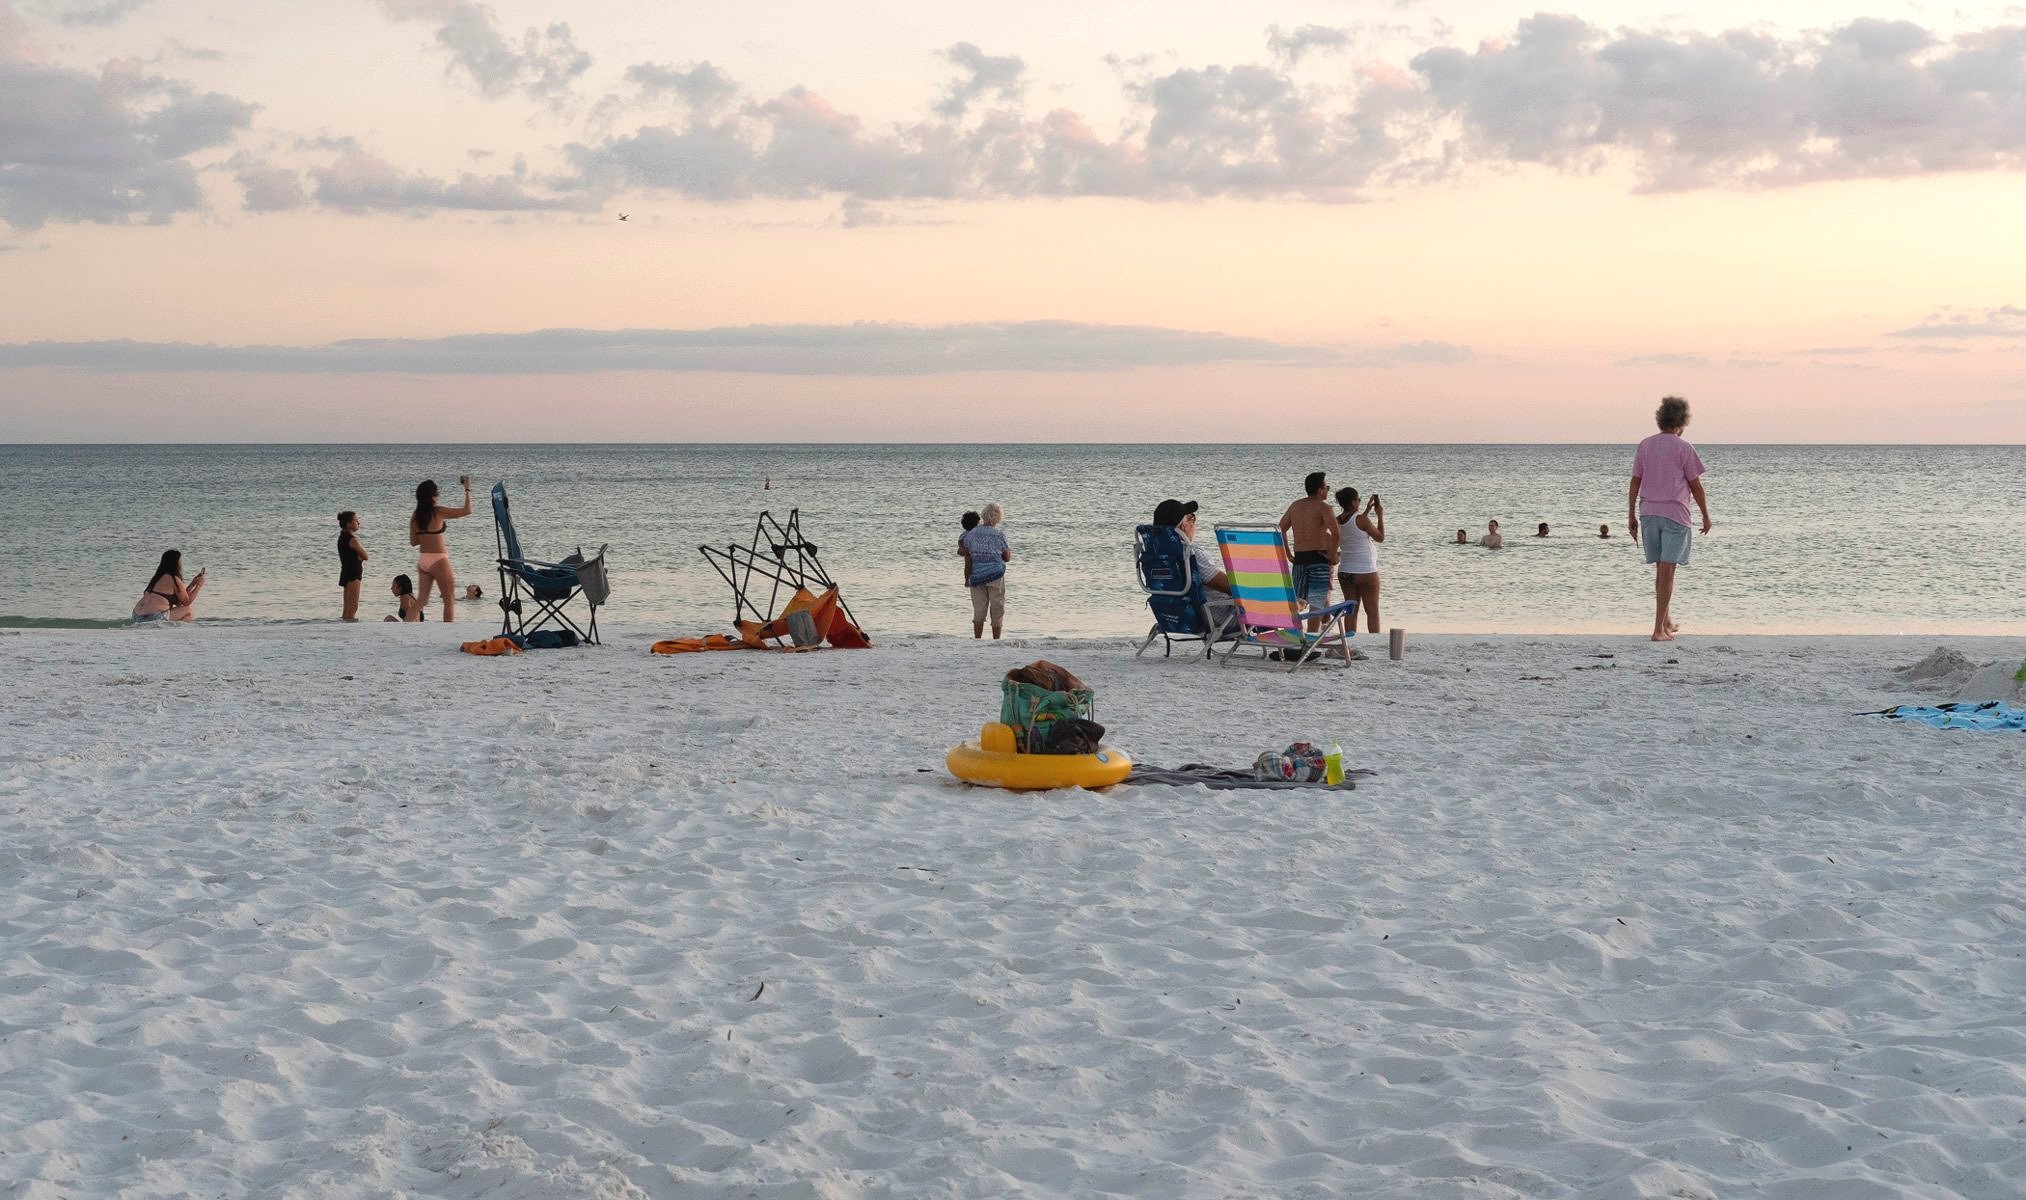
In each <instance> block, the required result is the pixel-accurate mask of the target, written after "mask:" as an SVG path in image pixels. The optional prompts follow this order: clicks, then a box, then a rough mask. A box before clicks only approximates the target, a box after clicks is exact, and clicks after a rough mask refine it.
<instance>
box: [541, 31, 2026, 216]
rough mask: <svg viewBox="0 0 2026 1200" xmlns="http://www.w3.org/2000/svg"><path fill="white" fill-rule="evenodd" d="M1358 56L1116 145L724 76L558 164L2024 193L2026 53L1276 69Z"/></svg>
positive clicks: (1079, 127) (842, 189) (1160, 90)
mask: <svg viewBox="0 0 2026 1200" xmlns="http://www.w3.org/2000/svg"><path fill="white" fill-rule="evenodd" d="M1354 35H1355V31H1354V30H1343V29H1334V30H1333V29H1329V28H1327V27H1321V26H1302V27H1299V28H1296V29H1294V30H1292V31H1284V30H1281V29H1279V28H1277V27H1276V28H1275V29H1273V30H1271V31H1270V34H1269V47H1270V49H1271V50H1272V51H1273V53H1274V55H1275V56H1276V58H1277V59H1278V60H1279V62H1280V65H1278V66H1261V65H1245V64H1240V65H1234V66H1221V65H1213V66H1201V67H1197V66H1190V67H1181V68H1176V69H1173V70H1168V71H1151V70H1150V68H1148V67H1145V66H1139V67H1133V66H1129V65H1127V64H1125V63H1123V62H1119V63H1115V65H1116V66H1118V67H1120V69H1121V70H1123V71H1125V72H1127V76H1128V77H1127V78H1126V79H1125V81H1124V82H1125V89H1126V98H1127V100H1128V101H1129V103H1130V104H1131V105H1132V112H1131V113H1130V116H1129V119H1128V121H1127V122H1126V125H1125V129H1126V132H1124V133H1123V134H1120V135H1118V136H1107V135H1104V134H1101V133H1099V132H1097V131H1096V130H1095V129H1094V128H1093V127H1092V126H1091V124H1090V123H1089V122H1088V121H1087V120H1086V119H1085V118H1084V117H1083V116H1081V115H1080V114H1078V113H1076V112H1074V111H1071V110H1068V109H1057V110H1055V111H1052V112H1046V113H1040V114H1036V113H1033V112H1030V111H1027V110H1024V109H1022V108H1019V107H1017V106H1008V107H999V108H994V109H993V110H992V111H990V112H988V113H985V114H983V115H982V116H980V115H979V114H978V112H977V109H978V105H977V103H976V101H977V100H978V99H979V98H980V97H982V96H985V95H993V96H996V97H998V98H1000V99H1002V100H1007V101H1012V100H1015V99H1017V97H1018V95H1019V84H1020V82H1021V80H1022V70H1021V67H1020V61H1019V60H1018V59H1017V58H1011V57H1006V58H994V57H991V56H987V55H984V54H983V53H982V52H981V51H978V50H977V48H976V47H975V46H972V45H970V44H969V43H959V44H958V45H957V46H954V47H952V48H951V49H950V50H949V51H947V52H946V57H948V58H949V59H950V61H951V62H952V63H954V64H956V65H958V66H960V67H962V68H964V70H965V71H966V74H965V75H964V76H963V77H961V78H960V79H959V80H958V81H957V82H956V83H955V84H953V85H952V87H951V89H950V90H949V91H948V92H947V93H946V94H945V95H944V96H943V97H942V98H941V99H940V100H939V101H937V102H936V103H934V104H933V106H932V108H931V111H930V113H929V114H928V116H927V117H925V118H923V119H921V120H917V121H913V122H900V123H897V124H880V125H877V126H875V125H873V124H872V123H870V122H867V121H865V120H864V119H862V118H860V117H859V116H856V115H854V114H852V113H848V112H843V111H839V110H837V109H836V108H834V107H833V106H832V105H831V104H830V103H829V102H828V101H827V100H825V99H824V98H823V96H822V95H821V94H820V93H819V92H817V91H816V90H814V89H812V88H809V87H796V88H792V89H790V90H789V91H787V92H784V93H781V94H780V95H778V96H774V97H771V98H767V97H759V96H754V95H752V94H750V93H747V92H746V91H745V90H744V89H741V88H738V86H737V85H736V84H735V83H733V82H732V81H730V80H729V79H727V78H725V77H723V76H722V75H719V74H714V75H713V76H712V80H711V82H712V85H713V90H712V100H713V105H712V107H711V108H710V110H709V111H707V112H703V113H697V112H692V113H691V114H690V115H689V116H688V117H687V118H686V119H685V120H681V121H677V122H669V123H659V124H645V125H641V126H639V127H638V128H636V129H633V130H632V131H630V132H625V133H620V134H617V135H614V136H609V137H605V138H603V139H601V140H596V141H588V142H581V143H577V144H573V145H571V146H569V147H567V148H566V157H567V159H568V161H569V164H570V169H571V170H572V171H573V172H574V173H575V177H576V180H577V186H583V187H589V188H616V187H625V188H644V189H652V190H665V191H671V192H675V193H678V194H682V195H687V196H692V197H695V198H700V199H710V200H733V199H742V198H747V197H756V196H773V197H803V196H811V195H818V194H835V195H842V196H856V197H858V198H860V199H863V200H873V201H876V200H887V199H894V198H917V199H956V200H964V199H987V198H1005V197H1028V196H1125V197H1137V198H1141V199H1150V200H1185V199H1201V198H1208V197H1238V198H1246V199H1268V198H1299V199H1307V200H1319V201H1342V200H1350V199H1356V198H1358V197H1359V196H1361V195H1362V194H1364V193H1365V192H1367V191H1369V190H1370V189H1372V188H1375V187H1380V186H1387V185H1395V184H1409V185H1411V184H1415V183H1421V182H1427V181H1432V180H1436V179H1442V178H1448V177H1454V176H1456V175H1459V174H1461V173H1464V172H1467V171H1468V170H1470V169H1472V168H1473V167H1480V166H1490V167H1494V168H1503V167H1510V166H1512V165H1515V164H1538V165H1543V166H1546V167H1549V168H1551V169H1555V170H1559V171H1564V172H1571V173H1589V172H1594V171H1596V170H1598V169H1600V168H1602V167H1604V166H1606V165H1609V164H1612V163H1622V164H1624V165H1626V166H1628V167H1629V168H1630V169H1631V170H1632V172H1633V173H1634V175H1635V176H1636V178H1637V180H1638V184H1637V186H1638V187H1639V188H1640V189H1641V190H1644V191H1651V192H1663V191H1683V190H1690V189H1698V188H1764V187H1776V186H1790V185H1799V184H1805V183H1811V182H1817V181H1822V180H1831V179H1850V178H1859V177H1866V178H1884V177H1893V176H1901V175H1912V174H1919V173H1924V172H1937V171H1958V170H2016V169H2019V168H2021V167H2026V27H2022V28H2012V27H2005V28H1991V29H1984V30H1980V31H1975V32H1971V33H1966V34H1962V35H1960V36H1956V37H1954V38H1950V39H1944V38H1941V37H1939V36H1937V35H1935V34H1933V33H1931V32H1929V31H1927V30H1925V29H1923V28H1921V27H1920V26H1917V25H1913V24H1911V23H1908V22H1894V21H1877V20H1858V21H1853V22H1850V23H1848V24H1846V25H1843V26H1840V27H1838V28H1835V29H1831V30H1827V31H1821V32H1816V33H1810V34H1803V35H1797V36H1793V37H1787V38H1781V37H1777V36H1774V35H1771V34H1767V33H1763V32H1758V31H1756V30H1751V29H1734V30H1729V31H1726V32H1721V33H1715V34H1704V33H1679V32H1667V31H1642V30H1631V29H1627V30H1619V31H1616V32H1611V31H1606V30H1604V29H1601V28H1599V27H1597V26H1594V25H1591V24H1589V23H1587V22H1584V21H1582V20H1579V19H1577V18H1575V17H1567V16H1551V15H1539V16H1534V17H1530V18H1527V19H1526V20H1523V21H1521V22H1519V24H1518V25H1517V26H1516V27H1515V28H1514V30H1513V32H1512V34H1511V35H1510V36H1509V37H1505V38H1501V39H1497V40H1494V41H1489V42H1486V43H1484V44H1482V45H1480V46H1478V47H1476V48H1474V49H1464V48H1460V47H1456V46H1440V47H1436V48H1433V49H1430V50H1426V51H1424V52H1422V53H1420V54H1417V55H1415V56H1414V57H1413V58H1412V59H1411V60H1410V61H1409V62H1408V63H1407V64H1406V66H1405V68H1404V69H1402V68H1400V67H1395V66H1391V65H1388V64H1385V63H1364V64H1361V65H1359V66H1358V67H1356V68H1354V69H1351V70H1348V71H1346V72H1345V73H1344V74H1343V75H1342V76H1341V77H1339V78H1338V79H1336V80H1334V81H1332V82H1330V83H1329V84H1328V85H1326V86H1324V85H1313V86H1312V85H1304V84H1303V83H1301V82H1299V81H1297V80H1296V79H1294V78H1293V77H1292V76H1291V75H1290V74H1289V72H1288V70H1287V69H1286V68H1287V67H1289V66H1291V65H1292V64H1293V63H1294V62H1295V61H1297V60H1299V59H1300V58H1302V57H1303V56H1304V55H1306V54H1308V53H1310V52H1312V51H1317V50H1322V49H1335V48H1340V47H1342V46H1344V45H1347V44H1349V43H1350V42H1351V41H1352V40H1353V38H1354Z"/></svg>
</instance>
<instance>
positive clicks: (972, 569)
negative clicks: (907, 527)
mask: <svg viewBox="0 0 2026 1200" xmlns="http://www.w3.org/2000/svg"><path fill="white" fill-rule="evenodd" d="M1005 515H1006V510H1005V509H1003V508H1000V507H999V505H998V504H997V503H996V502H995V503H992V504H987V505H986V506H985V507H984V508H982V509H980V510H979V511H978V527H977V528H975V529H970V530H966V531H965V533H964V537H963V547H964V553H965V554H966V555H967V556H968V557H967V558H966V559H965V566H966V567H967V568H968V571H967V573H966V575H965V578H964V582H965V583H966V584H968V585H969V586H970V589H971V636H972V637H974V638H982V637H984V636H985V618H986V617H987V616H989V617H991V619H992V640H993V641H995V642H996V641H998V640H999V636H1000V634H1001V633H1002V632H1004V630H1005V628H1006V564H1007V563H1009V562H1012V561H1013V547H1012V546H1011V545H1010V544H1008V543H1007V541H1006V534H1005V533H1004V532H1003V531H1002V530H1000V528H999V522H1000V521H1001V520H1002V519H1003V518H1004V517H1005Z"/></svg>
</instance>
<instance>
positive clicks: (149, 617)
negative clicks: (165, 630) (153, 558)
mask: <svg viewBox="0 0 2026 1200" xmlns="http://www.w3.org/2000/svg"><path fill="white" fill-rule="evenodd" d="M203 590H204V572H202V571H199V572H197V578H195V579H192V580H191V581H190V583H189V586H187V587H186V586H184V584H183V552H182V551H181V550H164V551H162V561H161V562H159V563H157V564H155V574H154V575H153V576H152V577H151V578H150V579H149V580H148V590H147V591H145V592H142V593H141V598H140V599H139V600H136V601H135V602H134V620H136V621H192V620H195V619H196V617H197V613H196V604H197V593H199V592H201V591H203Z"/></svg>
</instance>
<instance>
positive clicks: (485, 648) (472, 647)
mask: <svg viewBox="0 0 2026 1200" xmlns="http://www.w3.org/2000/svg"><path fill="white" fill-rule="evenodd" d="M458 649H460V650H462V651H464V652H465V653H466V654H482V655H485V656H486V657H488V658H490V657H492V656H494V655H497V654H519V653H520V652H521V648H520V647H519V646H516V645H514V644H513V641H512V639H510V638H503V637H496V638H487V639H485V640H484V641H482V642H466V643H465V644H464V645H462V646H460V647H458Z"/></svg>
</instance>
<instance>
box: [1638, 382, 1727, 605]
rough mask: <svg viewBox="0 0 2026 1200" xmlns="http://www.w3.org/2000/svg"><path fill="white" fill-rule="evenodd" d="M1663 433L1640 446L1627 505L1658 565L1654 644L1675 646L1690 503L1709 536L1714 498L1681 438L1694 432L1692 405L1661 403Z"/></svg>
mask: <svg viewBox="0 0 2026 1200" xmlns="http://www.w3.org/2000/svg"><path fill="white" fill-rule="evenodd" d="M1653 419H1654V420H1655V421H1656V422H1657V423H1658V424H1659V426H1660V432H1659V433H1656V434H1654V435H1652V436H1651V437H1649V438H1647V439H1646V440H1645V441H1643V442H1641V443H1639V449H1638V451H1637V452H1636V453H1634V454H1633V456H1632V486H1631V488H1630V489H1629V490H1628V491H1627V492H1626V500H1625V506H1626V508H1627V509H1629V510H1630V513H1629V515H1628V518H1627V519H1628V520H1629V521H1630V523H1631V526H1632V536H1633V537H1635V538H1638V539H1639V540H1640V545H1641V548H1642V549H1644V550H1645V552H1646V561H1647V562H1649V563H1652V564H1653V640H1654V641H1656V642H1671V641H1673V640H1674V635H1675V633H1676V631H1678V630H1679V629H1680V628H1681V627H1680V626H1678V625H1676V624H1675V623H1674V618H1673V613H1672V612H1671V611H1670V609H1671V607H1672V605H1673V602H1674V572H1675V568H1677V567H1684V566H1687V565H1688V551H1689V546H1690V545H1691V539H1690V537H1689V530H1688V522H1689V512H1688V500H1689V497H1691V496H1693V497H1694V498H1695V503H1696V507H1698V508H1700V509H1701V510H1702V531H1703V533H1705V534H1707V533H1709V529H1710V522H1709V497H1708V496H1706V495H1704V494H1703V490H1702V475H1703V465H1702V456H1701V455H1698V454H1697V453H1696V452H1695V447H1694V446H1691V445H1689V444H1688V441H1687V439H1685V438H1683V437H1682V436H1681V431H1682V430H1684V429H1686V428H1688V401H1686V400H1683V399H1682V398H1681V397H1679V396H1665V397H1662V398H1661V401H1660V408H1659V409H1658V410H1657V411H1656V412H1655V413H1654V414H1653Z"/></svg>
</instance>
